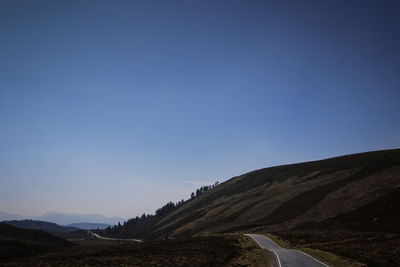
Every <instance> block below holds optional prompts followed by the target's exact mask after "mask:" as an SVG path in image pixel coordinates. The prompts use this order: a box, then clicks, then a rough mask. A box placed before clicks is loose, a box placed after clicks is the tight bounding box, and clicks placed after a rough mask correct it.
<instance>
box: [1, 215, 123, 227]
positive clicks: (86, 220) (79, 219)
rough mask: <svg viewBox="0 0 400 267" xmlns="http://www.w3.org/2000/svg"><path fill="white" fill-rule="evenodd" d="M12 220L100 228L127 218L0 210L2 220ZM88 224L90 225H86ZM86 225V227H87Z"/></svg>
mask: <svg viewBox="0 0 400 267" xmlns="http://www.w3.org/2000/svg"><path fill="white" fill-rule="evenodd" d="M11 220H38V221H46V222H51V223H56V224H59V225H70V224H76V223H78V224H96V225H97V224H98V225H99V226H101V227H99V228H103V227H104V225H106V226H105V227H107V226H108V225H114V224H118V222H121V223H122V222H123V221H125V220H126V219H124V218H121V217H106V216H103V215H101V214H77V213H72V214H68V213H60V212H55V211H53V212H48V213H45V214H43V215H41V216H31V217H28V216H26V217H25V216H22V215H18V214H11V213H6V212H1V211H0V221H11ZM86 226H88V225H86ZM86 226H85V227H86Z"/></svg>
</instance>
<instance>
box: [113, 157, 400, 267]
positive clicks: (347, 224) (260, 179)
mask: <svg viewBox="0 0 400 267" xmlns="http://www.w3.org/2000/svg"><path fill="white" fill-rule="evenodd" d="M399 186H400V150H399V149H395V150H385V151H375V152H367V153H361V154H354V155H346V156H341V157H336V158H330V159H325V160H319V161H313V162H305V163H298V164H291V165H284V166H277V167H271V168H266V169H260V170H256V171H253V172H250V173H246V174H243V175H241V176H237V177H234V178H232V179H230V180H228V181H226V182H224V183H222V184H220V185H218V186H217V187H215V188H212V189H211V190H209V191H207V192H206V193H204V194H202V195H200V196H198V197H195V198H193V199H190V200H188V201H186V202H184V203H183V204H182V205H179V206H177V207H176V208H175V209H173V210H171V211H170V212H168V213H167V214H165V215H163V216H151V217H149V218H147V219H145V220H141V221H139V222H138V223H135V224H130V225H129V226H128V227H124V228H123V229H121V230H120V231H117V232H115V233H113V234H114V235H120V236H129V237H132V238H145V239H152V238H157V237H165V236H170V237H174V236H175V237H179V236H188V235H193V234H197V233H203V232H209V233H218V232H237V231H246V232H275V233H280V234H286V236H287V237H288V238H292V241H293V242H296V238H294V236H295V235H294V233H293V231H300V230H301V231H305V230H307V229H315V227H318V229H320V230H321V231H326V232H327V233H329V232H330V231H331V230H332V229H337V228H338V227H342V228H346V229H348V231H350V232H351V233H353V234H354V233H355V232H356V231H364V232H365V231H370V232H373V233H377V232H382V231H383V232H388V233H391V234H396V235H397V234H398V233H399V232H400V231H399V221H400V218H399V215H398V212H395V211H396V210H400V209H399V208H400V207H399V203H400V201H399V199H398V195H399V194H398V191H399ZM288 230H291V231H292V232H291V233H290V234H289V233H287V231H288ZM325 236H326V235H325ZM304 238H305V237H304ZM321 238H322V237H321ZM321 238H320V239H318V238H317V239H318V240H314V241H322V239H321ZM360 238H361V239H360V240H361V241H362V238H363V237H360ZM326 239H327V240H329V237H326ZM399 240H400V239H399ZM349 256H352V255H349ZM361 258H362V257H361ZM362 259H363V258H362Z"/></svg>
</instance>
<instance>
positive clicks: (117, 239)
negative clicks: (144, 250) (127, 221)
mask: <svg viewBox="0 0 400 267" xmlns="http://www.w3.org/2000/svg"><path fill="white" fill-rule="evenodd" d="M89 234H91V235H92V236H94V237H96V238H98V239H103V240H113V241H134V242H142V240H139V239H121V238H111V237H104V236H101V235H99V234H96V233H94V232H92V231H89Z"/></svg>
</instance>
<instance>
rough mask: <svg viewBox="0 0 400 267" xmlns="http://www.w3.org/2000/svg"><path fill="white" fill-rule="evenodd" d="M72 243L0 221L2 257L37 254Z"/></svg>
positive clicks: (0, 250)
mask: <svg viewBox="0 0 400 267" xmlns="http://www.w3.org/2000/svg"><path fill="white" fill-rule="evenodd" d="M71 245H72V243H70V242H68V241H67V240H64V239H62V238H60V237H57V236H54V235H52V234H49V233H45V232H42V231H39V230H30V229H21V228H17V227H14V226H11V225H8V224H5V223H0V259H7V258H14V257H22V256H30V255H37V254H40V253H44V252H47V251H49V250H51V249H54V248H60V247H68V246H71Z"/></svg>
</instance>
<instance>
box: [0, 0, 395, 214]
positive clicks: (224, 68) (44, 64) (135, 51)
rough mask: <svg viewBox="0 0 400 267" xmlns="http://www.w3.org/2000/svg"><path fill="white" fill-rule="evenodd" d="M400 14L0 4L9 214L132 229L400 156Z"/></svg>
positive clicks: (235, 2)
mask: <svg viewBox="0 0 400 267" xmlns="http://www.w3.org/2000/svg"><path fill="white" fill-rule="evenodd" d="M399 13H400V2H399V1H361V0H359V1H244V0H231V1H218V0H217V1H215V0H213V1H203V0H202V1H172V0H171V1H145V0H143V1H13V0H10V1H8V0H3V1H1V2H0V31H1V32H0V33H1V34H0V129H1V130H0V203H1V204H0V205H1V206H0V210H2V211H6V212H14V213H20V214H23V215H37V214H41V213H44V212H47V211H51V210H56V211H60V212H78V213H102V214H104V215H116V216H123V217H132V216H136V215H140V214H141V213H142V212H154V209H156V208H157V207H159V206H161V205H163V204H164V203H165V202H167V201H169V200H173V201H178V200H180V199H181V198H185V199H186V198H187V197H188V196H189V195H190V192H191V191H193V190H194V189H195V188H197V187H198V186H199V185H202V183H212V182H215V181H216V180H219V181H224V180H226V179H229V178H231V177H232V176H236V175H239V174H242V173H244V172H247V171H251V170H254V169H258V168H263V167H268V166H273V165H277V164H285V163H292V162H300V161H308V160H315V159H321V158H325V157H331V156H337V155H342V154H350V153H356V152H363V151H369V150H378V149H389V148H398V147H400V116H399V115H400V73H399V72H400V16H399Z"/></svg>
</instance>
